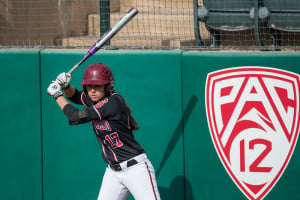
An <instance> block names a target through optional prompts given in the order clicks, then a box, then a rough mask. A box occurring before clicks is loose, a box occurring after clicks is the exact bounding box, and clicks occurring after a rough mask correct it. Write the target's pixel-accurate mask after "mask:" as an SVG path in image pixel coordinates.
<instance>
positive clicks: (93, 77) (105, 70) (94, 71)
mask: <svg viewBox="0 0 300 200" xmlns="http://www.w3.org/2000/svg"><path fill="white" fill-rule="evenodd" d="M81 85H82V86H83V89H84V92H85V93H86V87H85V86H87V85H104V86H105V92H106V93H107V94H108V95H110V94H111V93H112V91H113V87H114V78H113V74H112V71H111V70H110V68H109V67H108V66H107V65H106V64H103V63H93V64H91V65H88V66H87V67H86V69H85V71H84V73H83V79H82V83H81Z"/></svg>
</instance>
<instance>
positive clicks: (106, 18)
mask: <svg viewBox="0 0 300 200" xmlns="http://www.w3.org/2000/svg"><path fill="white" fill-rule="evenodd" d="M109 1H110V0H100V36H101V37H102V36H103V35H104V33H105V32H106V31H107V30H108V29H109V28H110V4H109ZM106 45H110V41H108V42H107V44H106Z"/></svg>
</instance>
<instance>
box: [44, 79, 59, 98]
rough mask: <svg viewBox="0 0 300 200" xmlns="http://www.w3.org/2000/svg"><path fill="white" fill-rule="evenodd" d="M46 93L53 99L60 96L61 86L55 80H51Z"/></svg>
mask: <svg viewBox="0 0 300 200" xmlns="http://www.w3.org/2000/svg"><path fill="white" fill-rule="evenodd" d="M47 93H48V94H49V95H50V96H52V97H53V98H54V99H55V100H56V99H57V98H58V97H60V96H62V95H63V93H62V91H61V86H60V85H59V83H57V82H56V81H52V82H51V83H50V85H49V87H48V89H47Z"/></svg>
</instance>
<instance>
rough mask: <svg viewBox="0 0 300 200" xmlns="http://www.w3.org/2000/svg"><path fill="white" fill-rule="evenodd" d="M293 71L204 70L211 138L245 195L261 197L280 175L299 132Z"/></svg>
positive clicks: (251, 197)
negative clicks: (207, 72) (206, 71)
mask: <svg viewBox="0 0 300 200" xmlns="http://www.w3.org/2000/svg"><path fill="white" fill-rule="evenodd" d="M299 85H300V84H299V75H298V74H295V73H291V72H288V71H284V70H279V69H273V68H265V67H237V68H229V69H224V70H220V71H216V72H212V73H210V74H208V76H207V80H206V97H205V98H206V110H207V119H208V124H209V129H210V133H211V137H212V140H213V143H214V146H215V148H216V151H217V153H218V155H219V158H220V160H221V161H222V163H223V165H224V167H225V169H226V170H227V172H228V174H229V176H230V177H231V178H232V180H233V181H234V182H235V184H236V185H237V186H238V187H239V189H240V190H241V191H242V192H243V193H244V195H245V196H247V197H248V198H249V199H252V200H254V199H263V198H264V197H265V196H266V195H267V194H268V193H269V192H270V190H271V189H272V187H273V186H274V185H275V184H276V182H277V181H278V180H279V178H280V176H281V175H282V174H283V172H284V170H285V168H286V167H287V165H288V162H289V160H290V158H291V156H292V153H293V151H294V148H295V146H296V142H297V138H298V132H299Z"/></svg>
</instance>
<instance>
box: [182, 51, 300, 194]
mask: <svg viewBox="0 0 300 200" xmlns="http://www.w3.org/2000/svg"><path fill="white" fill-rule="evenodd" d="M237 66H265V67H272V68H279V69H284V70H288V71H291V72H294V73H297V74H300V54H299V53H261V52H260V53H221V52H220V53H218V52H211V53H200V52H197V53H196V52H184V53H183V55H182V67H183V70H182V77H183V108H184V109H186V108H188V107H189V106H188V105H189V102H191V99H195V100H194V102H195V107H194V109H192V110H191V112H190V113H191V115H190V117H189V118H188V120H186V121H185V127H184V136H185V137H184V153H185V175H186V188H187V189H188V190H187V191H186V198H185V199H187V200H206V199H209V200H214V199H247V198H246V197H245V196H244V195H243V194H242V192H241V191H240V190H239V189H238V187H237V186H236V185H235V184H234V182H233V181H232V180H231V178H230V177H229V175H228V173H227V172H226V170H225V168H224V167H223V165H222V163H221V161H220V159H219V157H218V155H217V152H216V150H215V148H214V145H213V142H212V139H211V136H210V132H209V129H208V123H207V118H206V109H205V84H206V76H207V74H208V73H210V72H213V71H216V70H221V69H224V68H229V67H237ZM299 168H300V149H299V144H298V146H296V148H295V150H294V154H293V155H292V157H291V159H290V162H289V164H288V166H287V168H286V170H285V172H284V173H283V175H282V176H281V178H280V179H279V181H278V182H277V184H276V185H275V186H274V187H273V189H272V190H271V191H270V192H269V193H268V195H267V196H266V197H265V199H272V200H276V199H278V200H279V199H300V194H299V192H298V190H299V189H298V188H299V184H298V181H299V177H300V170H299ZM187 186H188V187H187Z"/></svg>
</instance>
